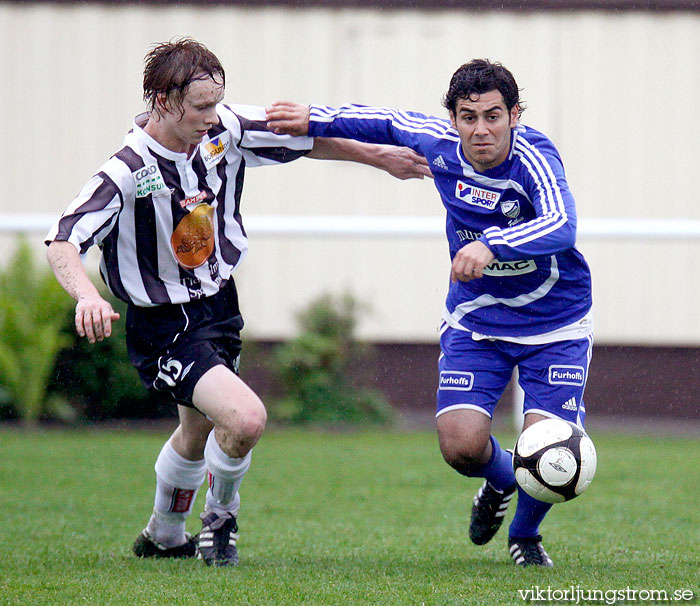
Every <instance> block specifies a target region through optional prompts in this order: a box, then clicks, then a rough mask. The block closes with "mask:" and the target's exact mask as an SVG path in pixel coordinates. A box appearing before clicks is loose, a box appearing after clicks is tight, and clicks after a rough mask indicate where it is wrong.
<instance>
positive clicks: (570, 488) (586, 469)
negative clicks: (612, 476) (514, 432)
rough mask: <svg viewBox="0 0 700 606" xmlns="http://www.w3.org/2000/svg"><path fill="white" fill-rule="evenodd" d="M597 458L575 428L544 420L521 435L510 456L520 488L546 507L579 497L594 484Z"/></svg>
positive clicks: (567, 424) (571, 424)
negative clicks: (542, 502)
mask: <svg viewBox="0 0 700 606" xmlns="http://www.w3.org/2000/svg"><path fill="white" fill-rule="evenodd" d="M596 463H597V456H596V452H595V446H593V441H592V440H591V439H590V438H589V437H588V434H586V432H585V431H583V429H581V428H580V427H579V426H578V425H574V424H573V423H569V422H568V421H564V420H563V419H545V420H544V421H539V422H537V423H534V424H533V425H530V427H528V428H527V429H526V430H525V431H523V433H521V434H520V437H519V438H518V441H517V443H516V444H515V450H514V452H513V470H514V471H515V480H516V481H517V482H518V484H519V486H520V487H521V488H522V489H523V490H524V491H525V492H526V493H527V494H529V495H530V496H531V497H533V498H535V499H537V500H538V501H544V502H545V503H563V502H564V501H570V500H571V499H573V498H576V497H577V496H579V495H580V494H581V493H582V492H583V491H584V490H586V488H588V485H589V484H590V483H591V481H592V480H593V476H594V475H595V470H596Z"/></svg>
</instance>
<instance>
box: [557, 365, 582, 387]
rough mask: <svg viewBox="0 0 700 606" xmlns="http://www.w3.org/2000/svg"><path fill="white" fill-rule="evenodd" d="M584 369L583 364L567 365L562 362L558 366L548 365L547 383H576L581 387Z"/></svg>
mask: <svg viewBox="0 0 700 606" xmlns="http://www.w3.org/2000/svg"><path fill="white" fill-rule="evenodd" d="M584 378H585V371H584V370H583V366H568V365H566V364H562V365H560V366H550V367H549V384H550V385H577V386H579V387H583V381H584Z"/></svg>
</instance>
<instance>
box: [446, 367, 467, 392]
mask: <svg viewBox="0 0 700 606" xmlns="http://www.w3.org/2000/svg"><path fill="white" fill-rule="evenodd" d="M473 386H474V373H473V372H461V371H457V370H443V371H442V372H441V373H440V386H439V389H442V390H448V391H471V389H472V387H473Z"/></svg>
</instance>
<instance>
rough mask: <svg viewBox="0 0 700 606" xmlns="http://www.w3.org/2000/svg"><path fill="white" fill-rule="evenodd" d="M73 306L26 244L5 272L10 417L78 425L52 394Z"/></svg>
mask: <svg viewBox="0 0 700 606" xmlns="http://www.w3.org/2000/svg"><path fill="white" fill-rule="evenodd" d="M72 309H73V300H72V299H71V298H70V297H69V296H68V295H67V294H66V293H65V292H64V291H63V289H62V288H61V286H60V285H59V284H58V282H56V279H55V278H54V276H53V274H52V273H51V271H50V270H49V269H38V268H37V267H36V266H35V263H34V254H33V252H32V250H31V247H30V246H29V244H28V243H27V241H26V240H25V239H21V240H20V242H19V245H18V246H17V249H16V251H15V253H14V255H13V257H12V259H10V262H9V264H8V265H7V267H6V268H5V269H4V270H3V271H2V272H0V387H1V388H2V389H0V407H2V409H3V411H4V413H5V414H4V416H10V417H13V416H14V417H17V418H19V419H21V420H22V421H23V422H25V423H27V424H36V423H37V422H38V420H39V419H40V418H41V417H45V416H48V417H60V418H64V419H72V418H74V416H75V414H74V411H73V410H72V409H71V407H70V406H69V405H68V403H67V402H66V400H65V399H64V398H61V397H59V396H58V395H57V394H55V393H51V392H50V391H49V390H48V383H49V378H50V375H51V371H52V369H53V366H54V362H55V360H56V357H57V355H58V353H59V351H60V350H61V348H62V347H64V346H65V345H66V344H67V343H68V339H67V338H66V336H65V335H64V334H63V332H62V330H61V328H62V326H63V323H64V319H65V317H66V315H67V314H68V315H71V316H72Z"/></svg>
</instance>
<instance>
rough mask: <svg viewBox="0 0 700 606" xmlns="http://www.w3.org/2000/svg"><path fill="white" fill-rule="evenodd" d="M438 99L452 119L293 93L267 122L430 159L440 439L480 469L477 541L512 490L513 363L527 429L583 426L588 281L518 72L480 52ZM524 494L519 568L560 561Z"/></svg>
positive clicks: (558, 172) (452, 456) (474, 471)
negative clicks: (441, 264) (438, 252)
mask: <svg viewBox="0 0 700 606" xmlns="http://www.w3.org/2000/svg"><path fill="white" fill-rule="evenodd" d="M444 106H445V108H446V109H447V111H448V113H449V120H445V119H441V118H436V117H431V116H426V115H424V114H421V113H416V112H407V111H400V110H396V109H391V108H381V107H363V106H358V105H347V106H344V107H341V108H339V109H333V108H330V107H325V106H320V105H311V106H310V107H307V106H302V105H298V104H294V103H290V102H286V101H285V102H278V103H275V104H273V105H272V106H271V107H270V108H268V126H269V127H270V128H271V129H273V130H274V131H275V132H278V133H286V134H295V135H306V134H308V135H310V136H314V137H348V138H353V139H356V140H359V141H365V142H373V143H389V144H394V145H403V146H406V147H410V148H412V149H413V150H415V151H416V152H418V153H419V154H421V155H423V156H425V157H426V158H427V159H428V161H429V163H430V166H431V169H432V172H433V176H434V181H435V186H436V187H437V189H438V192H439V193H440V197H441V199H442V203H443V204H444V206H445V208H446V210H447V222H446V231H447V239H448V242H449V248H450V256H451V260H452V268H451V280H450V286H449V292H448V295H447V301H446V308H445V314H444V322H443V324H442V328H441V337H440V346H441V355H440V359H439V363H438V367H439V387H438V391H437V430H438V438H439V442H440V449H441V452H442V455H443V457H444V459H445V461H446V462H447V463H448V464H449V465H451V466H452V467H453V468H454V469H455V470H457V471H458V472H459V473H461V474H463V475H465V476H470V477H480V478H484V483H483V485H482V486H481V488H480V490H479V491H478V493H477V495H476V496H475V497H474V503H473V506H472V513H471V523H470V528H469V535H470V537H471V540H472V541H473V542H474V543H476V544H477V545H483V544H485V543H487V542H488V541H490V540H491V539H492V538H493V536H494V535H495V534H496V532H497V531H498V529H499V528H500V526H501V524H502V523H503V519H504V515H505V512H506V509H507V507H508V504H509V501H510V500H511V499H512V497H513V496H514V495H515V493H516V488H517V486H516V482H515V477H514V474H513V469H512V455H511V453H510V452H509V451H506V450H504V449H503V448H501V446H500V445H499V444H498V442H497V441H496V439H495V438H494V437H493V435H491V420H492V415H493V411H494V408H495V406H496V403H497V402H498V400H499V398H500V396H501V394H502V393H503V392H504V390H505V388H506V386H507V384H508V382H509V380H510V378H511V375H512V372H513V370H514V369H515V368H516V367H517V368H518V370H519V383H520V385H521V386H522V388H523V390H524V392H525V400H524V405H523V408H524V413H525V421H524V427H528V426H530V425H532V424H533V423H536V422H538V421H540V420H543V419H546V418H551V417H558V418H562V419H566V420H568V421H571V422H574V423H578V424H579V425H581V426H582V425H583V421H584V416H585V408H584V403H583V391H584V386H585V383H586V378H587V374H588V367H589V361H590V358H591V350H592V344H593V337H592V328H593V327H592V317H591V279H590V273H589V269H588V266H587V264H586V261H585V260H584V258H583V256H582V255H581V253H580V252H579V251H578V250H577V249H576V247H575V241H576V209H575V203H574V198H573V196H572V194H571V192H570V191H569V186H568V184H567V182H566V177H565V174H564V168H563V165H562V161H561V158H560V157H559V153H558V152H557V150H556V148H555V147H554V145H553V144H552V142H551V141H550V140H549V139H548V138H547V137H546V136H545V135H543V134H542V133H540V132H538V131H536V130H534V129H532V128H530V127H528V126H524V125H523V124H521V123H520V115H521V113H522V111H523V109H524V107H523V104H522V103H521V101H520V95H519V89H518V85H517V83H516V81H515V78H514V77H513V75H512V74H511V72H510V71H509V70H508V69H506V68H505V67H503V66H502V65H501V64H499V63H493V62H491V61H488V60H484V59H475V60H473V61H471V62H469V63H467V64H465V65H462V66H461V67H460V68H459V69H458V70H457V71H456V72H455V74H454V75H453V77H452V79H451V81H450V86H449V89H448V91H447V93H446V95H445V98H444ZM564 371H574V372H573V375H572V374H571V373H565V372H564ZM571 376H574V377H575V378H574V379H571V378H561V377H571ZM517 493H518V502H517V508H516V512H515V516H514V519H513V521H512V523H511V525H510V529H509V537H508V548H509V553H510V555H511V557H512V559H513V561H514V563H515V564H517V565H521V566H528V565H534V566H547V567H549V566H552V560H551V558H550V557H549V555H548V554H547V552H546V551H545V550H544V548H543V546H542V537H541V535H540V530H539V529H540V524H541V522H542V521H543V520H544V517H545V515H546V514H547V512H548V510H549V509H550V507H551V505H549V504H547V503H543V502H541V501H537V500H535V499H533V498H532V497H530V496H528V495H527V494H526V493H525V492H523V491H522V490H521V489H519V488H517Z"/></svg>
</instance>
